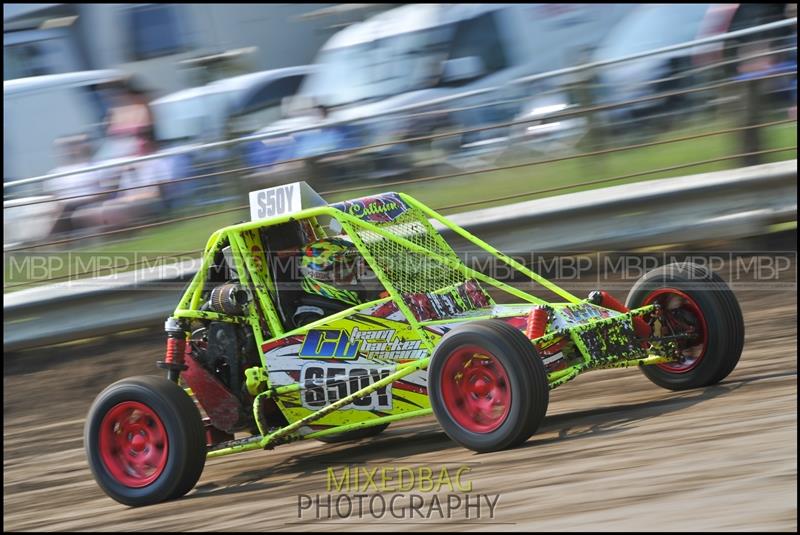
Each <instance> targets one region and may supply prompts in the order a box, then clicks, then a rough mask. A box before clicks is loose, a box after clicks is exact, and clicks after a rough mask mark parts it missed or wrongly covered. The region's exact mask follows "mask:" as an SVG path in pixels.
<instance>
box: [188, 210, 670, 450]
mask: <svg viewBox="0 0 800 535" xmlns="http://www.w3.org/2000/svg"><path fill="white" fill-rule="evenodd" d="M398 195H399V197H400V198H401V199H402V201H403V202H405V203H406V204H407V205H408V206H410V207H412V208H413V209H415V210H418V211H419V212H420V213H421V214H424V216H425V217H426V218H431V219H434V220H436V221H438V222H440V223H441V224H443V225H444V226H446V227H447V228H449V229H450V230H452V231H453V232H454V233H455V234H457V235H459V236H460V237H462V238H464V239H466V240H468V241H469V242H471V243H472V244H474V245H476V246H478V247H480V248H481V249H483V250H484V251H486V252H488V253H489V254H491V255H492V256H493V257H495V258H496V259H498V260H500V261H501V262H503V263H505V264H507V265H508V266H510V267H512V268H514V269H516V270H517V271H519V272H520V273H522V274H524V275H525V276H527V277H529V278H530V279H531V280H532V281H533V282H535V283H538V284H540V285H542V286H543V287H545V288H547V289H548V290H550V291H552V292H553V293H555V294H556V295H559V296H560V297H562V298H564V299H565V300H566V303H564V304H559V303H547V302H546V301H544V300H542V299H539V298H537V297H535V296H533V295H531V294H529V293H527V292H524V291H522V290H520V289H518V288H515V287H512V286H510V285H508V284H505V283H503V282H501V281H498V280H496V279H494V278H492V277H489V276H487V275H485V274H483V273H481V272H479V271H476V270H473V269H471V268H469V267H467V266H466V265H464V264H463V263H462V262H460V261H459V260H458V259H457V258H454V257H451V256H447V255H444V256H443V255H436V254H435V253H434V252H432V251H431V250H429V249H426V248H425V247H422V246H420V245H419V244H417V243H414V242H412V241H410V240H408V239H406V238H404V237H403V236H400V235H397V234H393V233H391V232H389V231H387V230H386V229H384V228H382V227H381V226H380V225H377V224H374V223H372V222H369V221H365V220H362V219H361V218H359V217H355V216H353V215H351V214H349V213H346V212H344V211H341V210H339V209H337V208H335V207H334V206H321V207H315V208H310V209H306V210H302V211H300V212H297V213H294V214H291V215H286V216H279V217H273V218H271V219H268V220H261V221H257V222H250V223H243V224H239V225H234V226H229V227H225V228H222V229H220V230H218V231H216V232H215V233H214V234H213V235H212V236H211V237H210V239H209V241H208V243H207V245H206V249H205V254H204V256H203V260H202V264H201V266H200V269H199V270H198V272H197V275H196V276H195V277H194V279H193V280H192V282H191V283H190V285H189V287H188V288H187V290H186V292H185V293H184V295H183V297H182V299H181V301H180V303H179V304H178V306H177V308H176V310H175V312H174V313H173V317H175V318H176V319H178V320H197V319H199V320H212V321H221V322H229V323H236V324H240V325H244V326H246V327H249V328H250V329H251V330H252V332H253V334H254V336H255V340H256V346H257V347H258V352H259V357H260V360H261V365H262V368H250V369H248V370H247V384H248V389H249V388H250V387H252V388H255V389H257V391H258V393H257V395H255V401H254V403H253V411H254V414H255V416H256V417H255V421H256V423H257V425H258V428H259V432H260V434H259V435H254V436H251V437H248V438H246V439H239V440H235V441H232V442H229V443H226V444H220V445H216V446H215V447H212V448H211V450H210V451H209V453H208V457H219V456H223V455H228V454H232V453H238V452H243V451H248V450H252V449H261V448H271V447H274V446H275V445H277V444H280V443H283V442H288V441H292V440H299V439H307V438H319V437H323V436H326V435H332V434H339V433H343V432H347V431H353V430H355V429H361V428H365V427H371V426H377V425H382V424H386V423H389V422H393V421H397V420H403V419H407V418H412V417H416V416H423V415H427V414H430V413H431V412H432V410H431V408H430V406H429V404H428V406H427V407H424V408H421V409H419V410H412V411H405V412H402V413H399V414H390V415H387V416H382V417H377V418H371V419H368V420H364V421H360V422H355V423H345V424H342V425H338V426H336V427H332V428H329V429H324V430H321V431H316V432H313V433H308V434H305V435H302V436H301V435H300V433H299V431H300V428H301V427H303V426H307V425H308V424H311V423H313V422H316V421H318V420H320V419H321V418H323V417H325V416H326V415H328V414H330V413H331V412H333V411H336V410H337V409H340V408H342V407H344V406H346V405H348V404H350V403H352V402H353V401H354V400H357V399H359V398H362V397H364V396H369V395H370V394H372V393H373V392H376V391H378V390H379V389H381V388H383V387H385V386H387V385H389V384H391V383H393V382H395V381H398V380H399V379H401V378H403V377H406V376H407V375H409V374H411V373H414V372H416V371H419V370H426V369H427V367H428V364H429V362H430V356H429V357H427V358H421V359H418V360H416V361H412V362H406V363H400V364H397V365H396V366H395V367H393V372H392V373H391V374H390V375H388V376H386V377H384V378H382V379H380V380H379V381H376V382H374V383H372V384H370V385H369V386H367V387H365V388H362V389H360V390H357V391H355V392H353V393H352V394H350V395H348V396H346V397H343V398H341V399H339V400H338V401H335V402H333V403H330V404H328V405H326V406H324V407H323V408H320V409H319V410H316V411H314V412H311V413H310V414H307V415H306V416H304V417H302V418H300V419H297V420H295V421H291V423H290V424H289V425H286V426H284V427H281V428H279V429H265V428H263V425H262V419H261V418H259V417H258V415H259V410H260V405H261V403H263V402H264V400H265V399H268V398H274V399H276V400H279V399H280V398H281V396H286V395H293V394H297V393H298V392H299V391H301V390H303V389H305V388H306V385H305V384H303V382H302V381H301V382H299V383H296V384H291V385H285V386H275V387H273V386H272V385H271V384H270V381H269V375H268V373H267V360H266V356H265V353H264V351H263V350H262V346H263V345H264V344H265V343H269V342H272V341H275V340H279V339H282V338H285V337H288V336H293V335H303V334H305V333H307V332H309V331H310V330H311V329H314V328H315V327H320V326H323V325H327V324H329V323H330V322H332V321H335V320H338V319H344V318H347V316H349V315H352V314H354V313H355V312H358V311H359V310H363V309H365V308H367V307H370V306H375V305H379V304H381V303H384V302H386V301H390V300H391V301H393V302H394V303H395V304H396V306H397V307H398V309H399V310H400V311H401V312H402V313H403V316H404V317H405V321H407V322H408V326H409V328H411V329H413V330H414V331H415V333H417V334H418V336H419V339H420V340H421V342H422V344H423V345H424V346H425V347H426V349H427V350H428V351H429V352H430V353H431V354H432V352H433V350H434V347H435V343H436V339H435V338H436V337H434V336H431V334H430V333H429V332H428V331H427V330H426V329H425V328H424V327H426V326H429V325H435V324H437V323H439V324H441V323H444V322H447V323H450V324H452V323H457V322H459V321H463V322H467V321H473V320H479V319H488V318H492V317H498V315H492V314H489V315H480V316H470V317H468V318H460V319H451V320H438V321H419V320H417V319H416V317H415V316H414V314H413V313H412V311H411V310H410V309H409V307H408V306H407V305H406V303H405V302H404V300H403V298H402V296H401V294H400V292H399V291H398V289H397V288H396V286H395V284H394V283H393V281H392V280H391V277H389V276H387V273H385V272H384V270H383V269H382V268H381V266H380V264H379V263H378V262H376V261H375V259H374V258H373V257H372V254H371V251H370V248H369V247H367V246H366V245H365V243H364V241H363V240H362V239H361V237H360V235H359V231H361V232H364V231H369V232H371V233H374V234H375V235H378V236H380V238H382V239H385V240H388V241H389V242H393V243H394V244H396V245H399V246H400V247H402V248H404V249H406V250H408V251H410V252H413V253H418V254H422V255H428V256H431V257H434V258H435V259H436V261H437V262H440V263H441V264H444V265H446V266H448V267H450V268H453V269H454V270H457V271H459V272H460V273H462V274H463V275H464V277H469V278H474V279H477V280H478V281H480V282H482V283H485V284H488V285H490V286H492V287H495V288H497V289H499V290H502V291H504V292H507V293H509V294H511V295H513V296H515V297H517V298H519V299H521V300H522V301H523V302H524V303H526V304H530V305H540V306H541V305H547V306H551V307H558V306H564V305H568V304H580V303H587V302H588V300H581V299H579V298H578V297H576V296H574V295H572V294H571V293H569V292H567V291H566V290H564V289H562V288H560V287H558V286H557V285H555V284H553V283H551V282H550V281H548V280H546V279H544V278H543V277H541V276H539V275H538V274H536V273H535V272H533V271H531V270H530V269H528V268H526V267H525V266H524V265H522V264H520V263H519V262H516V261H515V260H513V259H512V258H510V257H508V256H507V255H504V254H503V253H501V252H499V251H497V250H496V249H494V248H493V247H491V246H490V245H488V244H486V243H485V242H483V241H482V240H480V239H478V238H476V237H475V236H472V235H471V234H469V233H468V232H467V231H465V230H464V229H462V228H460V227H458V226H457V225H455V224H453V223H452V222H450V221H448V220H447V219H446V218H444V217H442V216H441V215H439V214H437V213H436V212H434V211H433V210H431V209H430V208H428V207H427V206H425V205H424V204H422V203H420V202H418V201H416V200H415V199H413V198H412V197H410V196H408V195H405V194H398ZM325 216H327V217H331V218H334V219H336V220H338V221H339V223H340V224H341V225H342V227H343V229H344V230H345V231H346V232H347V234H348V235H349V236H350V238H351V239H352V240H353V242H354V244H355V245H356V247H357V248H358V249H359V251H360V252H361V254H362V255H363V256H364V258H365V260H366V261H367V262H368V263H369V265H370V267H371V268H372V269H373V271H374V272H375V274H376V275H377V277H378V278H379V279H380V281H381V283H382V284H383V285H384V287H385V289H386V291H387V292H388V294H389V297H387V298H385V299H381V300H377V301H372V302H370V303H364V304H361V305H358V306H357V307H354V308H352V309H348V310H345V311H342V312H339V313H337V314H334V315H332V316H329V317H326V318H324V319H322V320H319V321H317V322H314V323H311V324H309V325H306V326H303V327H301V328H298V329H294V330H290V331H286V330H285V329H284V327H283V324H282V323H281V321H280V318H279V316H278V314H277V312H276V310H275V307H274V305H273V302H272V298H271V296H272V295H275V282H274V281H273V280H272V278H271V276H270V274H269V270H259V269H258V266H257V265H256V264H255V263H254V262H255V259H254V257H253V255H251V254H249V251H250V248H249V247H248V246H247V244H246V243H245V241H246V239H245V234H246V233H248V231H253V230H255V229H258V228H261V227H264V226H271V225H278V224H282V223H286V222H289V221H292V220H310V221H313V222H316V221H317V218H321V217H325ZM425 224H428V223H427V221H426V222H425ZM428 228H429V230H430V231H432V232H435V231H434V230H433V228H432V227H430V226H429V227H428ZM226 244H229V245H230V246H231V249H232V252H233V258H234V263H235V268H236V271H237V273H238V274H239V278H240V281H241V283H242V284H244V285H246V286H249V287H251V288H254V289H255V292H254V293H255V296H254V299H252V300H251V301H250V302H249V303H248V305H247V308H246V310H245V313H244V314H243V315H242V316H233V315H228V314H222V313H218V312H211V311H205V310H200V306H201V304H202V303H201V302H200V301H201V294H202V292H203V290H204V286H205V283H206V281H205V274H206V273H207V272H208V270H209V267H210V266H211V265H212V262H213V259H214V256H215V254H216V253H217V252H218V251H220V250H221V249H222V247H224V246H225V245H226ZM255 279H258V280H255ZM256 306H259V307H260V310H261V311H262V312H263V316H261V317H263V318H264V319H265V320H266V327H267V328H268V330H269V333H270V334H271V336H269V337H265V333H264V330H263V329H262V325H261V317H260V316H259V314H258V311H257V310H256ZM595 306H596V305H595ZM653 308H654V307H653V306H652V305H651V306H645V307H641V308H638V309H635V310H631V311H630V312H627V313H624V314H618V315H614V316H613V317H609V318H604V319H592V320H589V321H587V322H585V323H582V324H580V325H575V326H572V327H570V328H569V329H561V330H559V331H551V332H548V333H547V334H545V335H544V336H541V337H539V338H536V339H534V340H532V343H535V344H537V345H541V344H545V345H546V344H547V343H548V342H550V341H552V340H554V339H556V338H557V337H563V336H565V335H568V336H569V337H570V339H571V340H572V342H573V343H574V344H575V346H576V348H577V349H578V350H579V351H580V353H581V355H582V360H580V361H579V362H577V363H575V364H572V365H570V366H568V367H567V368H565V369H562V370H559V371H555V372H552V373H549V374H548V381H549V386H550V388H551V389H553V388H556V387H558V386H560V385H562V384H564V383H566V382H568V381H570V380H571V379H574V378H575V377H576V376H578V375H579V374H580V373H582V372H584V371H588V370H590V369H596V368H617V367H628V366H641V365H651V364H658V363H664V362H670V361H672V360H674V357H673V356H671V355H658V354H655V353H653V352H652V351H653V350H652V349H651V352H650V353H648V354H644V355H642V354H637V355H636V357H635V358H631V355H607V356H606V357H604V358H597V356H596V355H595V356H594V357H592V356H591V355H590V352H589V350H588V349H587V348H586V346H585V344H584V342H583V340H582V339H581V338H580V337H579V336H578V335H579V333H580V332H581V331H583V330H587V329H595V328H597V327H599V326H602V324H603V323H609V324H610V323H614V322H623V321H627V322H631V321H632V319H633V317H635V316H642V315H645V314H648V313H649V312H651V311H652V310H653ZM664 353H670V352H669V351H665V352H664ZM318 386H327V383H326V384H325V385H318Z"/></svg>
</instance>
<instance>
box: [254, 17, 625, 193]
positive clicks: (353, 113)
mask: <svg viewBox="0 0 800 535" xmlns="http://www.w3.org/2000/svg"><path fill="white" fill-rule="evenodd" d="M634 7H635V6H632V5H624V4H614V5H602V6H595V5H577V4H511V5H509V4H495V5H463V4H459V5H444V4H433V5H407V6H403V7H399V8H396V9H392V10H389V11H387V12H385V13H382V14H380V15H377V16H375V17H373V18H371V19H368V20H367V21H365V22H363V23H359V24H354V25H352V26H349V27H347V28H345V29H344V30H342V31H340V32H339V33H337V34H336V35H334V36H333V37H332V38H331V39H330V40H329V41H328V43H326V45H325V46H324V47H323V48H322V50H321V51H320V53H319V56H318V58H317V60H316V70H315V72H314V73H313V74H312V75H310V76H309V77H308V79H307V80H306V81H305V82H304V84H303V86H302V88H301V90H300V96H301V97H303V98H304V99H306V101H307V102H309V103H311V104H308V105H307V109H306V110H305V112H302V111H301V113H299V114H297V116H296V117H292V118H289V119H287V120H285V121H278V122H276V123H274V124H273V125H272V126H271V127H269V128H267V129H264V130H262V131H260V132H259V133H268V132H276V133H279V132H282V131H287V130H290V129H291V128H297V127H301V126H302V127H308V128H310V130H309V131H306V132H303V133H301V134H294V135H287V136H282V137H278V138H277V139H270V140H264V141H263V142H258V144H254V145H253V147H251V149H250V156H251V159H252V161H253V162H258V163H260V164H262V165H272V164H275V163H277V162H279V161H281V159H286V158H302V157H306V158H311V159H312V161H316V162H317V163H318V164H323V163H325V156H326V155H327V154H328V153H330V152H332V151H336V150H342V149H344V148H347V147H350V146H365V145H371V144H377V143H381V142H388V141H394V140H404V139H411V138H414V137H418V136H421V135H426V134H430V133H432V132H434V131H436V130H441V129H443V128H451V127H453V126H464V127H476V126H482V125H485V124H491V123H494V122H500V121H503V120H510V119H511V118H513V117H514V116H515V115H516V113H517V112H518V111H519V103H518V102H517V103H516V104H514V103H511V104H508V105H492V106H484V107H481V108H478V109H471V110H462V111H459V112H453V113H445V112H444V111H443V110H445V109H447V108H454V107H465V106H476V105H481V104H489V103H492V102H495V101H497V100H509V99H513V98H514V97H516V98H517V99H519V98H520V97H524V96H525V95H524V90H523V88H521V87H519V88H511V87H508V88H507V89H505V88H504V87H505V84H506V83H507V82H509V81H511V80H514V79H516V78H519V77H521V76H525V75H528V74H533V73H539V72H545V71H549V70H553V69H557V68H559V67H563V66H565V65H567V64H569V62H570V61H571V58H572V57H573V56H574V54H575V51H576V50H579V49H581V48H583V47H585V46H588V45H590V44H592V43H595V42H597V41H598V40H600V39H601V38H602V37H603V36H604V35H605V34H606V33H607V32H608V30H609V28H610V27H611V26H612V25H613V24H614V23H615V22H617V21H618V20H620V19H621V18H622V16H623V15H624V14H625V13H627V12H628V11H630V10H631V9H633V8H634ZM491 87H501V88H504V89H503V90H500V91H497V92H490V93H486V94H483V95H479V96H478V95H476V96H474V97H471V98H465V99H461V100H458V101H451V102H448V103H442V104H438V105H437V104H431V106H429V107H426V110H427V111H428V112H432V113H426V114H425V115H419V114H417V115H415V116H411V117H408V116H407V117H404V116H400V115H395V116H391V115H386V114H387V113H391V112H392V111H393V110H396V109H398V108H401V107H405V106H409V105H415V104H422V103H425V102H429V101H434V99H438V98H440V97H448V96H451V95H456V94H461V93H467V92H470V91H473V90H478V89H484V88H491ZM320 107H322V108H323V112H322V113H320ZM419 111H421V110H415V112H419ZM376 116H377V117H376ZM322 117H324V118H325V119H327V120H329V121H331V122H338V121H346V122H348V123H349V124H348V128H344V129H342V128H339V127H337V130H336V131H335V132H334V134H332V135H331V134H330V133H329V130H330V128H329V127H326V125H325V124H324V123H322V121H321V119H322ZM353 123H355V124H353ZM314 126H317V127H318V128H316V129H315V128H312V127H314ZM491 134H492V133H489V135H491ZM485 137H486V135H485V134H476V135H473V136H467V137H465V138H464V139H463V140H461V141H460V144H461V145H465V144H467V143H470V142H476V141H485V139H483V138H485ZM428 145H429V144H425V143H423V144H415V146H410V147H404V146H402V145H387V146H385V147H380V148H376V149H373V150H371V151H369V152H364V153H359V154H352V153H351V154H348V156H347V158H346V159H344V160H342V161H340V162H339V163H340V164H341V165H333V166H331V168H330V169H328V172H327V173H326V174H327V175H329V176H331V177H335V178H337V179H338V178H340V177H342V176H348V175H349V176H354V175H356V174H358V175H361V176H363V174H364V173H366V177H367V178H384V177H390V176H397V175H403V174H407V173H409V172H410V171H411V170H412V169H413V167H414V165H415V163H416V164H419V163H420V162H418V161H416V160H415V155H416V154H418V152H417V151H416V150H409V149H426V148H429V147H428ZM362 164H363V165H362ZM354 168H355V169H357V170H358V172H357V173H356V172H354V170H353V169H354ZM308 171H309V170H308V169H302V170H300V173H301V174H308ZM323 178H324V177H323Z"/></svg>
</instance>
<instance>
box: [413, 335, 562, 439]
mask: <svg viewBox="0 0 800 535" xmlns="http://www.w3.org/2000/svg"><path fill="white" fill-rule="evenodd" d="M428 389H429V393H430V400H431V406H432V407H433V413H434V415H435V416H436V419H437V420H438V421H439V423H440V424H441V426H442V428H443V429H444V431H445V433H447V435H448V436H449V437H450V438H451V439H453V440H454V441H455V442H458V443H459V444H461V445H462V446H464V447H465V448H468V449H471V450H473V451H477V452H490V451H499V450H504V449H508V448H513V447H515V446H519V445H520V444H522V443H523V442H525V441H526V440H528V438H530V437H531V435H533V433H535V432H536V430H537V429H538V428H539V425H540V424H541V422H542V420H544V416H545V413H546V412H547V405H548V403H549V396H550V388H549V384H548V381H547V373H546V371H545V368H544V364H543V363H542V359H541V357H540V356H539V355H538V353H537V352H536V349H535V348H534V347H533V344H531V342H530V340H528V339H527V338H526V337H525V335H524V334H522V332H521V331H519V330H518V329H515V328H514V327H512V326H510V325H508V324H507V323H505V322H503V321H500V320H487V321H476V322H474V323H470V324H468V325H464V326H463V327H460V328H457V329H454V330H453V331H451V332H449V333H448V334H447V335H446V336H445V337H444V338H442V341H441V342H440V343H439V347H437V349H436V352H435V353H434V355H433V358H432V359H431V364H430V367H429V370H428Z"/></svg>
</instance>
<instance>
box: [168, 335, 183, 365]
mask: <svg viewBox="0 0 800 535" xmlns="http://www.w3.org/2000/svg"><path fill="white" fill-rule="evenodd" d="M186 345H187V344H186V341H185V340H183V339H181V338H173V337H172V336H170V337H169V338H167V354H166V356H165V357H164V362H166V363H167V364H183V356H184V353H185V351H186Z"/></svg>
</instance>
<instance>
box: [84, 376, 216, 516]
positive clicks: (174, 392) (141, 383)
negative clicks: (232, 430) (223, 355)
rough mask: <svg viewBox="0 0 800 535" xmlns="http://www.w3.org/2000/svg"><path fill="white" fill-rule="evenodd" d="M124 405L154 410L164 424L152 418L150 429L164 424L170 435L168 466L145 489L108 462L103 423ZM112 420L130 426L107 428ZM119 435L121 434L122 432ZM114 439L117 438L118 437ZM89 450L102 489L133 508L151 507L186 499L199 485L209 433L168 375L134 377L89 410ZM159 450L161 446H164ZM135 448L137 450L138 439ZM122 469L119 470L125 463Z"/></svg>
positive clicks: (104, 394)
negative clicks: (129, 482)
mask: <svg viewBox="0 0 800 535" xmlns="http://www.w3.org/2000/svg"><path fill="white" fill-rule="evenodd" d="M121 404H122V406H133V405H132V404H141V405H144V406H145V407H146V408H149V409H150V410H151V411H152V412H151V414H152V415H155V416H156V417H157V419H158V422H157V423H154V422H153V421H152V420H150V421H149V422H148V423H147V424H146V425H147V427H150V428H155V427H156V426H157V425H158V424H161V426H163V430H164V431H165V433H166V438H167V440H166V444H167V448H166V450H167V453H166V455H165V456H164V459H165V464H164V466H163V468H162V469H160V471H159V470H155V471H154V473H155V474H157V477H156V478H155V480H153V481H151V482H149V483H148V484H146V485H144V486H133V485H129V484H126V483H127V482H125V481H121V480H120V478H119V477H117V476H115V475H114V474H113V473H112V472H113V471H112V470H110V469H109V467H108V465H107V464H106V462H105V461H104V460H103V453H102V452H101V442H103V440H102V439H101V438H100V434H101V432H102V425H101V424H102V423H103V419H104V418H105V417H106V415H108V414H109V413H110V411H112V410H114V409H115V408H117V407H120V405H121ZM134 413H135V411H134ZM145 418H147V417H146V416H145ZM138 420H140V418H136V419H131V418H128V419H123V421H124V422H126V423H127V422H137V421H138ZM111 422H113V423H114V425H115V429H119V428H120V426H121V425H125V424H119V423H118V422H117V421H116V420H113V421H110V422H106V425H109V424H110V423H111ZM115 432H116V433H117V434H119V433H118V431H115ZM106 436H108V435H106ZM111 436H112V438H113V433H112V434H111ZM103 444H105V445H106V446H105V449H106V451H107V454H108V455H111V456H112V457H113V453H114V450H113V446H112V448H108V447H107V442H103ZM84 446H85V448H86V454H87V457H88V460H89V467H90V468H91V470H92V473H93V474H94V478H95V480H96V481H97V484H98V485H100V488H102V489H103V491H105V493H106V494H108V495H109V496H110V497H111V498H113V499H114V500H116V501H118V502H120V503H122V504H125V505H131V506H140V505H149V504H154V503H158V502H162V501H165V500H170V499H173V498H178V497H180V496H183V495H184V494H186V493H187V492H189V490H191V489H192V487H194V485H195V484H196V483H197V480H198V479H199V478H200V474H201V473H202V472H203V467H204V466H205V462H206V439H205V430H204V428H203V422H202V419H201V416H200V412H199V411H198V410H197V407H196V406H195V404H194V402H193V401H192V399H191V398H190V397H189V396H188V395H187V394H186V392H184V390H183V389H182V388H181V387H179V386H178V385H176V384H175V383H173V382H172V381H169V380H167V379H166V378H163V377H153V376H139V377H131V378H128V379H123V380H121V381H117V382H116V383H114V384H112V385H111V386H109V387H108V388H106V389H105V390H103V391H102V392H101V393H100V394H99V395H98V396H97V398H96V399H95V401H94V403H93V404H92V407H91V409H90V410H89V416H88V418H87V420H86V426H85V428H84ZM155 446H156V447H158V444H155ZM150 447H152V445H151V446H150ZM130 448H131V449H135V446H133V442H132V441H131V446H130ZM162 448H163V446H162ZM144 451H145V452H147V451H148V450H144ZM111 462H112V464H113V463H114V462H115V460H114V459H113V458H112V461H111ZM116 466H117V469H118V470H119V466H121V465H120V464H116Z"/></svg>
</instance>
